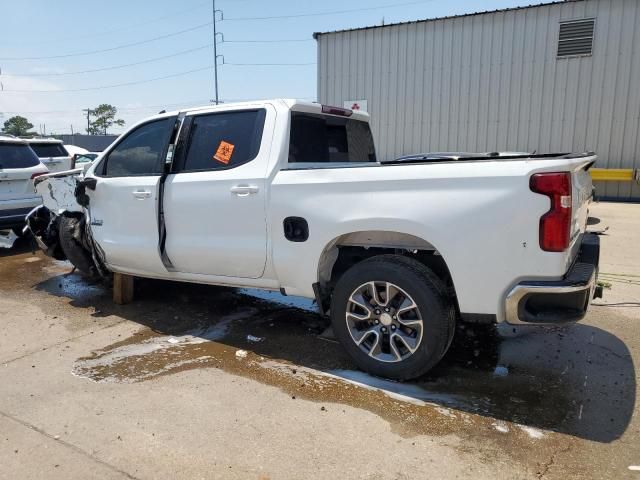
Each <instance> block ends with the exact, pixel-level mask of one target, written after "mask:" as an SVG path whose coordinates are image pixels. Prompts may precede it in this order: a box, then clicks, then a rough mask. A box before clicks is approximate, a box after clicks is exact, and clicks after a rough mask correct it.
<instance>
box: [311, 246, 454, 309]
mask: <svg viewBox="0 0 640 480" xmlns="http://www.w3.org/2000/svg"><path fill="white" fill-rule="evenodd" d="M389 254H393V255H398V256H402V257H407V258H411V259H414V260H417V261H418V262H420V263H421V264H423V265H425V266H426V267H427V268H429V269H430V270H431V271H432V272H433V273H434V274H435V275H436V276H437V277H438V278H439V279H440V280H441V281H442V282H443V283H444V284H445V286H446V288H447V297H448V298H450V299H451V301H452V302H453V305H454V306H455V309H456V314H459V308H458V301H457V298H456V293H455V287H454V284H453V279H452V278H451V273H450V272H449V267H447V264H446V262H445V260H444V259H443V258H442V256H441V255H439V254H438V253H437V251H436V250H431V249H430V250H420V249H410V248H389V247H369V246H351V245H334V246H333V247H332V248H331V252H327V256H328V257H329V258H330V259H333V258H335V261H334V262H333V264H332V265H328V264H327V262H326V261H325V263H324V269H323V271H321V272H320V273H321V278H320V282H319V283H318V287H319V288H316V295H320V298H319V299H318V302H319V303H321V307H322V311H323V312H326V311H328V308H329V304H330V300H331V295H332V293H333V289H334V287H335V285H336V283H337V282H338V280H339V279H340V277H341V276H342V275H343V274H344V273H345V272H346V271H347V270H349V269H350V268H351V267H353V266H354V265H356V264H358V263H360V262H362V261H364V260H367V259H369V258H373V257H377V256H380V255H389Z"/></svg>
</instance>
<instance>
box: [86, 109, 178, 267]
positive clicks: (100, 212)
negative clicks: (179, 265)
mask: <svg viewBox="0 0 640 480" xmlns="http://www.w3.org/2000/svg"><path fill="white" fill-rule="evenodd" d="M174 124H175V117H166V118H163V119H160V120H154V121H151V122H148V123H145V124H143V125H141V126H139V127H137V128H135V129H134V130H132V131H130V132H128V133H127V134H126V136H124V137H123V138H122V139H121V140H120V141H119V142H118V144H117V145H116V146H115V148H113V149H112V150H111V151H110V152H109V153H108V154H107V156H106V157H105V158H104V159H103V160H102V161H101V162H100V163H99V164H98V165H97V166H96V167H95V170H94V171H93V172H91V171H90V173H89V176H92V177H93V178H95V179H96V185H95V189H94V190H89V189H87V194H88V195H89V199H90V202H89V217H90V218H89V221H90V224H91V232H92V235H93V238H94V239H95V241H96V242H97V243H98V245H99V246H100V248H101V249H102V251H103V252H104V256H105V260H106V262H107V263H108V264H109V265H110V266H112V267H113V268H114V269H115V270H117V271H121V272H125V273H134V274H136V273H137V274H144V273H146V274H151V275H158V274H163V273H164V274H166V268H165V267H164V265H163V263H162V261H161V259H160V254H159V247H158V194H159V184H160V178H161V175H162V172H163V168H164V161H165V157H166V152H167V147H168V143H169V138H170V136H171V132H172V131H173V127H174Z"/></svg>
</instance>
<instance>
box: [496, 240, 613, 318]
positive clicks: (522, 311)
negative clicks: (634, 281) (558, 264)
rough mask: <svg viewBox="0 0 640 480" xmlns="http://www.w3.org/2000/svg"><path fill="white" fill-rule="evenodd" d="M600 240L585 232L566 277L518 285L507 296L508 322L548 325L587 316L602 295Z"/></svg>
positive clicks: (506, 316) (506, 313)
mask: <svg viewBox="0 0 640 480" xmlns="http://www.w3.org/2000/svg"><path fill="white" fill-rule="evenodd" d="M599 262H600V239H599V238H598V236H597V235H594V234H592V233H586V234H584V235H583V238H582V243H581V245H580V252H579V253H578V257H577V258H576V261H575V262H574V264H573V266H572V267H571V268H570V269H569V271H568V272H567V274H566V275H565V276H564V278H563V279H562V280H558V281H529V282H522V283H519V284H518V285H516V286H515V287H514V288H513V289H512V290H511V291H510V292H509V294H508V295H507V298H506V302H505V320H506V322H507V323H510V324H514V325H518V324H520V325H521V324H528V325H531V324H538V325H548V324H557V323H568V322H576V321H578V320H581V319H582V318H584V316H585V315H586V313H587V308H588V306H589V303H590V302H591V299H592V298H594V295H595V296H601V290H600V289H598V288H597V279H598V264H599Z"/></svg>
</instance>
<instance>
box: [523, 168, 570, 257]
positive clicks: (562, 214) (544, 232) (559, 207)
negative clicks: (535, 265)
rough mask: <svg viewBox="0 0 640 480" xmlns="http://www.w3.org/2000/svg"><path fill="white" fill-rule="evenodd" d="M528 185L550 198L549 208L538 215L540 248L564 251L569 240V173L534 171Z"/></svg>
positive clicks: (534, 190)
mask: <svg viewBox="0 0 640 480" xmlns="http://www.w3.org/2000/svg"><path fill="white" fill-rule="evenodd" d="M529 187H530V188H531V191H533V192H535V193H540V194H542V195H546V196H547V197H549V199H550V200H551V209H550V210H549V211H548V212H547V213H545V214H544V215H543V216H542V217H540V248H541V249H542V250H545V251H547V252H563V251H565V250H566V249H567V247H569V242H570V240H571V173H569V172H557V173H555V172H554V173H536V174H535V175H532V176H531V180H530V182H529Z"/></svg>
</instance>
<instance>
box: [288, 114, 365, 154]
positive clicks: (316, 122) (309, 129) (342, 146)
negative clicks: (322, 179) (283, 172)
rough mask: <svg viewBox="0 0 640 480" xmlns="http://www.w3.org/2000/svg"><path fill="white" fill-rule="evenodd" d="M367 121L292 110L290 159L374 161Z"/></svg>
mask: <svg viewBox="0 0 640 480" xmlns="http://www.w3.org/2000/svg"><path fill="white" fill-rule="evenodd" d="M375 161H376V153H375V149H374V147H373V136H372V135H371V129H370V128H369V124H368V123H367V122H362V121H359V120H353V119H349V118H344V117H334V116H329V115H314V114H311V113H302V112H292V113H291V134H290V142H289V163H329V162H330V163H348V162H375Z"/></svg>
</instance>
